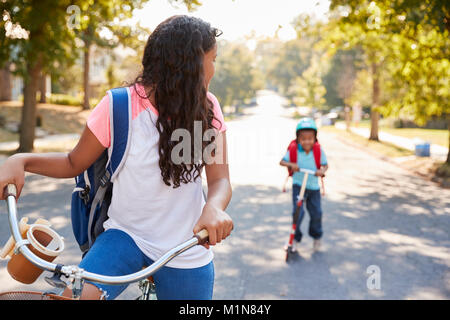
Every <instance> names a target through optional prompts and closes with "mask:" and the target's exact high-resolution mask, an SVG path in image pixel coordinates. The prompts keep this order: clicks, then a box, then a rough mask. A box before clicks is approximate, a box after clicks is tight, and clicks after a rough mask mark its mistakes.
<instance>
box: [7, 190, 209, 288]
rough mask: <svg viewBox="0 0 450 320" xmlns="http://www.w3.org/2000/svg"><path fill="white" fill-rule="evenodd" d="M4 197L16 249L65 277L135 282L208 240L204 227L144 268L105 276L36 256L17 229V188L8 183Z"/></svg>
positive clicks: (109, 281)
mask: <svg viewBox="0 0 450 320" xmlns="http://www.w3.org/2000/svg"><path fill="white" fill-rule="evenodd" d="M5 198H6V203H7V207H8V218H9V226H10V228H11V234H12V236H13V238H14V240H15V241H16V249H15V250H17V251H20V252H21V253H22V254H23V255H24V256H25V258H26V259H27V260H29V261H30V262H31V263H32V264H34V265H35V266H37V267H38V268H41V269H43V270H46V271H51V272H60V273H62V274H64V275H65V276H66V277H68V278H70V277H75V278H77V279H84V280H90V281H94V282H99V283H104V284H125V283H132V282H136V281H139V280H142V279H145V278H148V277H149V276H151V275H153V274H154V273H155V272H156V271H158V270H159V269H160V268H162V267H163V266H164V265H166V264H167V263H168V262H169V261H170V260H172V259H173V258H175V257H176V256H177V255H179V254H180V253H182V252H184V251H186V250H188V249H190V248H192V247H194V246H196V245H198V244H204V243H205V242H207V241H208V231H207V230H206V229H203V230H201V231H200V232H198V233H197V234H196V235H194V236H193V237H192V238H191V239H189V240H187V241H185V242H183V243H181V244H179V245H178V246H176V247H174V248H172V249H171V250H169V251H167V252H166V253H165V254H164V255H163V256H162V257H160V258H159V259H158V260H156V261H155V262H154V263H153V264H151V265H150V266H148V267H147V268H145V269H142V270H140V271H138V272H135V273H130V274H127V275H123V276H105V275H101V274H96V273H92V272H88V271H85V270H83V269H81V268H79V267H78V266H64V265H63V266H62V267H61V265H57V264H55V263H51V262H48V261H46V260H43V259H41V258H39V257H38V256H36V255H35V254H34V253H33V252H32V251H31V250H30V249H29V248H28V247H27V246H26V245H25V243H24V239H23V238H22V235H21V233H20V231H19V223H18V220H17V206H16V198H17V189H16V186H15V185H14V184H8V185H7V187H6V188H5Z"/></svg>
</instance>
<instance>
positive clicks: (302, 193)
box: [286, 168, 316, 262]
mask: <svg viewBox="0 0 450 320" xmlns="http://www.w3.org/2000/svg"><path fill="white" fill-rule="evenodd" d="M299 171H300V172H303V173H304V176H303V182H302V187H301V189H300V194H299V196H298V201H297V207H296V209H295V213H294V217H293V219H292V229H291V233H290V235H289V242H288V245H287V248H286V262H288V260H289V257H290V255H291V254H293V252H292V244H293V242H294V235H295V229H297V221H298V217H299V215H300V209H301V208H302V205H303V197H304V196H305V190H306V182H307V181H308V176H309V175H310V174H312V175H315V174H316V172H315V171H312V170H308V169H302V168H300V170H299Z"/></svg>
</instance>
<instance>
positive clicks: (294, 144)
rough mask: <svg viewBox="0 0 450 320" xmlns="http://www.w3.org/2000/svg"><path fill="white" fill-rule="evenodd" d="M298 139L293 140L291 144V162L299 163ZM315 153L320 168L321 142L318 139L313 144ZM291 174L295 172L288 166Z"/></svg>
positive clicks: (289, 149) (289, 148)
mask: <svg viewBox="0 0 450 320" xmlns="http://www.w3.org/2000/svg"><path fill="white" fill-rule="evenodd" d="M297 148H298V147H297V140H292V141H291V143H290V144H289V147H288V151H289V159H290V161H291V162H294V163H297ZM312 150H313V155H314V161H315V162H316V167H317V169H319V168H320V157H321V154H322V153H321V152H320V144H319V142H318V141H316V142H315V143H314V145H313V149H312ZM288 172H289V176H292V175H293V174H294V172H293V171H292V170H291V169H289V168H288Z"/></svg>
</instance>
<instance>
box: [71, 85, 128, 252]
mask: <svg viewBox="0 0 450 320" xmlns="http://www.w3.org/2000/svg"><path fill="white" fill-rule="evenodd" d="M108 96H109V116H110V132H111V145H110V147H109V148H107V149H106V150H105V151H104V152H103V154H102V155H101V156H100V157H99V158H98V159H97V160H96V161H95V162H94V163H93V164H92V165H91V166H90V167H89V168H88V169H86V170H85V171H84V172H82V173H81V174H79V175H78V176H77V177H75V183H76V186H75V189H74V190H73V192H72V203H71V216H72V228H73V232H74V235H75V239H76V240H77V242H78V245H79V246H80V249H81V251H82V252H83V256H84V254H86V253H87V251H88V250H89V249H90V248H91V246H92V244H93V243H94V241H95V239H96V238H97V236H98V235H99V234H100V233H102V232H103V231H104V229H103V222H105V221H106V220H107V219H108V208H109V205H110V204H111V196H112V187H113V182H114V179H115V178H116V176H117V174H118V173H119V171H120V169H121V168H122V166H123V164H124V162H125V159H126V156H127V153H128V150H129V146H130V141H131V139H130V138H131V130H130V128H131V119H132V116H131V99H130V91H129V88H115V89H111V90H108Z"/></svg>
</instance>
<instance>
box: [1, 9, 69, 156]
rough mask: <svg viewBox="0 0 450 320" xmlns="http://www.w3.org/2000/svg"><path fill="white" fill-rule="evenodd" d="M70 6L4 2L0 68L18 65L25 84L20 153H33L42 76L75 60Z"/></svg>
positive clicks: (16, 70)
mask: <svg viewBox="0 0 450 320" xmlns="http://www.w3.org/2000/svg"><path fill="white" fill-rule="evenodd" d="M69 5H70V1H58V2H55V1H51V0H39V1H37V0H28V1H18V0H11V1H6V2H5V1H2V2H0V12H2V14H3V19H2V20H1V22H0V30H2V32H0V44H1V45H0V67H1V66H4V65H5V64H6V63H7V62H9V63H12V64H14V66H15V73H16V74H19V75H20V76H22V78H23V80H24V89H23V96H24V102H23V108H22V118H21V125H20V139H19V149H18V151H19V152H29V151H31V150H32V149H33V142H34V129H35V124H36V94H37V90H38V83H39V78H40V75H41V72H46V73H49V72H52V71H54V72H56V71H57V69H58V66H59V64H60V62H61V61H67V60H70V59H72V58H71V48H73V47H74V46H75V43H74V39H75V37H74V34H73V33H71V32H70V30H69V28H67V27H66V11H65V10H66V8H67V7H68V6H69ZM3 30H6V32H3Z"/></svg>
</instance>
